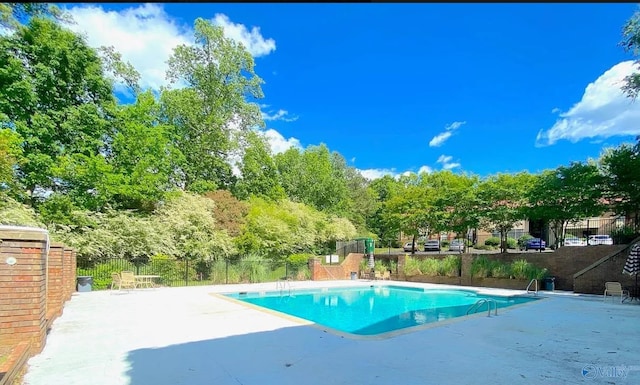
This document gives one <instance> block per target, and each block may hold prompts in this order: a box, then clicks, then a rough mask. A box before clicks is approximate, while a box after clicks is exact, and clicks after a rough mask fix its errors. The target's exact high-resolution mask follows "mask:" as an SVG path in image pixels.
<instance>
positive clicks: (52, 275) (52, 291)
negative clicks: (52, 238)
mask: <svg viewBox="0 0 640 385" xmlns="http://www.w3.org/2000/svg"><path fill="white" fill-rule="evenodd" d="M63 248H64V245H62V244H61V243H52V244H51V245H50V247H49V261H48V263H47V322H52V321H53V319H55V318H56V317H58V316H59V315H60V314H62V306H63V304H64V296H65V294H66V293H65V290H66V289H65V287H64V286H63V260H62V256H63V252H62V251H63Z"/></svg>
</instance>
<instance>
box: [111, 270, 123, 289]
mask: <svg viewBox="0 0 640 385" xmlns="http://www.w3.org/2000/svg"><path fill="white" fill-rule="evenodd" d="M116 286H117V287H118V290H120V287H121V286H122V281H121V280H120V274H118V273H111V290H113V289H114V288H115V287H116Z"/></svg>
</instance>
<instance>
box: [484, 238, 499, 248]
mask: <svg viewBox="0 0 640 385" xmlns="http://www.w3.org/2000/svg"><path fill="white" fill-rule="evenodd" d="M484 244H485V245H486V246H500V238H498V237H490V238H487V239H486V240H485V241H484Z"/></svg>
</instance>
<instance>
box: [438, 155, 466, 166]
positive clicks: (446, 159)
mask: <svg viewBox="0 0 640 385" xmlns="http://www.w3.org/2000/svg"><path fill="white" fill-rule="evenodd" d="M452 159H453V157H452V156H451V155H440V156H439V157H438V160H436V162H437V163H440V164H442V168H443V169H445V170H451V169H453V168H456V167H460V163H457V162H451V160H452Z"/></svg>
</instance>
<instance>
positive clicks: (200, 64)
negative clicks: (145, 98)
mask: <svg viewBox="0 0 640 385" xmlns="http://www.w3.org/2000/svg"><path fill="white" fill-rule="evenodd" d="M167 77H168V79H169V80H170V81H171V82H172V83H174V84H178V85H182V86H184V88H180V89H171V90H169V89H165V90H163V92H162V96H161V101H162V104H163V107H164V114H165V118H166V120H167V122H168V123H169V124H171V126H172V127H174V132H173V136H172V139H173V141H174V142H175V145H176V147H177V148H178V149H179V150H180V152H181V153H182V154H183V157H184V158H183V159H184V161H183V162H182V163H181V164H180V165H179V166H180V173H181V175H182V180H181V185H182V186H181V187H183V188H185V189H186V190H193V191H203V190H215V189H216V187H220V188H227V189H228V188H229V187H230V186H231V185H233V183H234V177H233V173H232V171H231V165H230V160H229V158H230V156H231V154H232V152H233V151H234V150H236V149H237V148H238V140H237V136H238V135H242V134H244V133H246V132H247V131H248V130H249V129H250V128H251V127H255V126H260V125H262V124H264V123H263V122H262V118H261V114H260V109H259V108H258V106H257V105H256V104H255V103H249V102H247V100H246V99H247V98H261V97H262V96H263V95H262V89H261V87H260V85H261V84H262V79H260V77H258V76H257V75H256V74H255V72H254V61H253V57H251V54H250V53H249V52H248V51H247V50H246V48H245V47H244V46H242V44H239V43H237V42H235V41H234V40H232V39H229V38H226V37H225V36H224V32H223V29H222V27H218V26H215V25H213V24H211V22H209V21H206V20H204V19H200V18H199V19H197V20H196V21H195V44H193V45H180V46H178V47H176V48H175V49H174V52H173V55H172V56H171V58H170V59H169V70H168V72H167Z"/></svg>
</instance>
